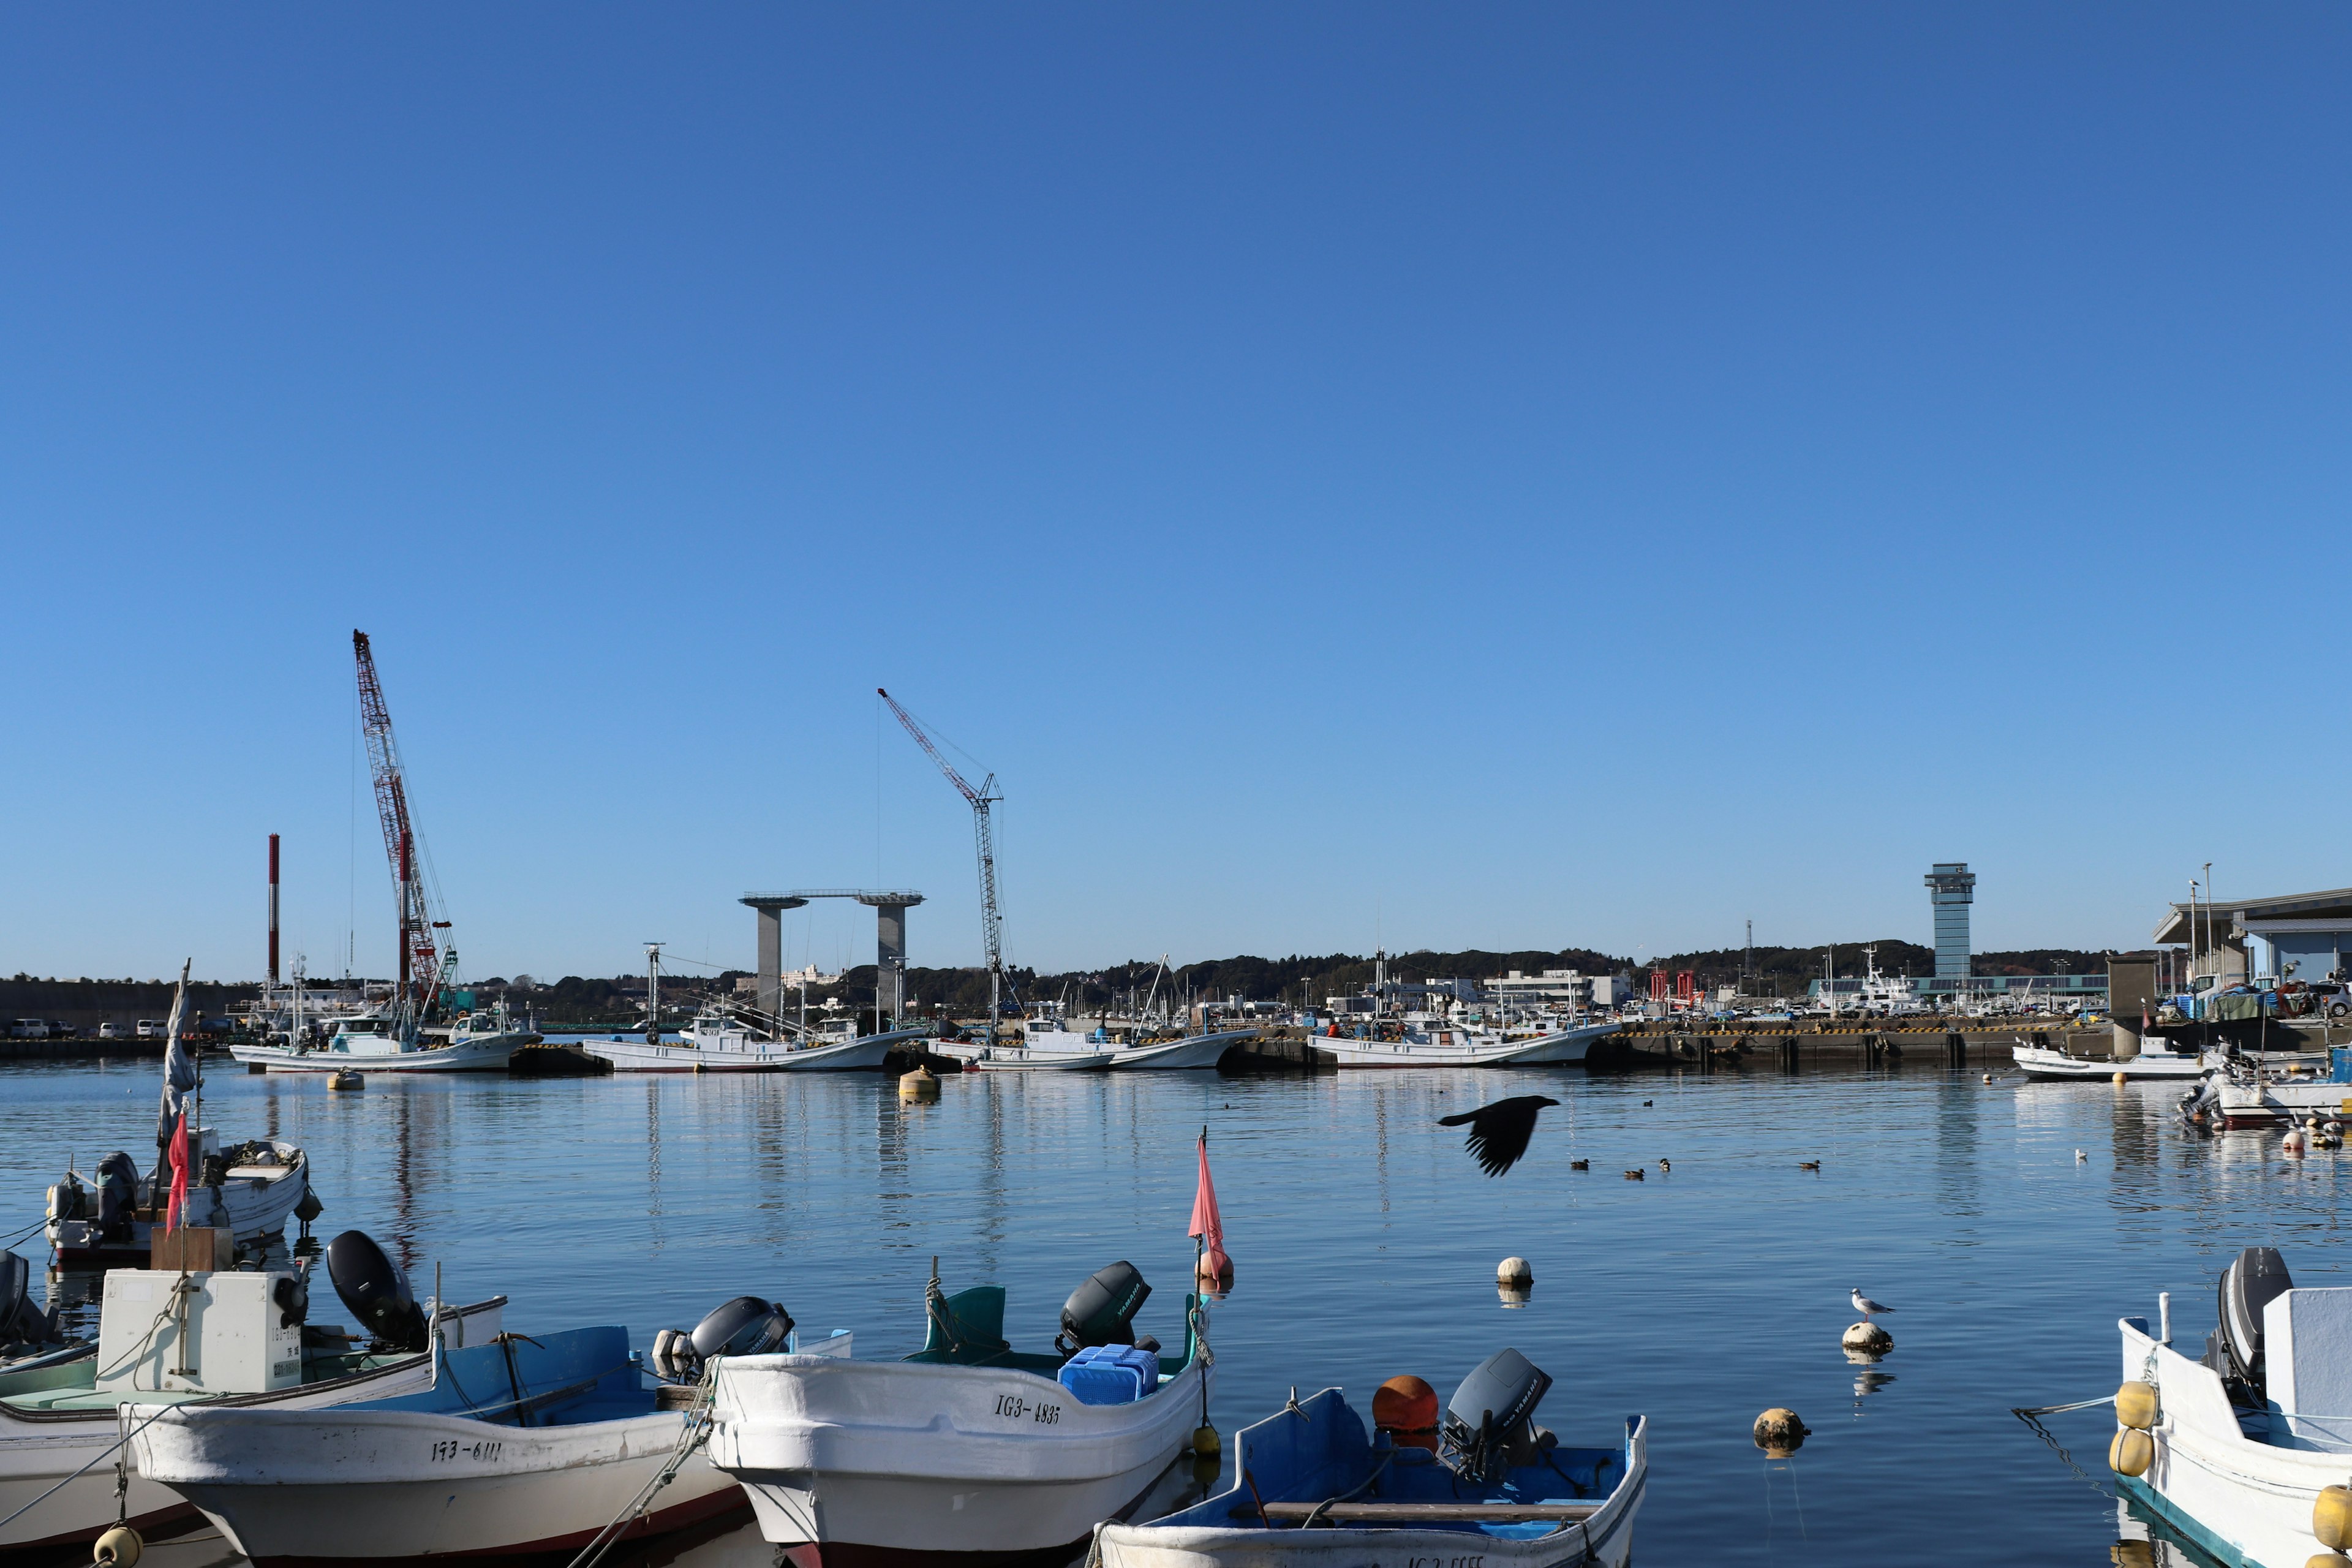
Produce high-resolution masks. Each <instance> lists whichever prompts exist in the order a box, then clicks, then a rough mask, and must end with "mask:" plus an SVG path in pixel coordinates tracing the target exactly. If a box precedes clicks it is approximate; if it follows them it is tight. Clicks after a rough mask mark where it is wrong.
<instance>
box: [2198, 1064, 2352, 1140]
mask: <svg viewBox="0 0 2352 1568" xmlns="http://www.w3.org/2000/svg"><path fill="white" fill-rule="evenodd" d="M2209 1059H2210V1061H2211V1063H2212V1066H2211V1068H2210V1070H2209V1071H2208V1072H2207V1073H2206V1074H2205V1081H2204V1084H2203V1086H2202V1088H2201V1089H2200V1090H2199V1091H2198V1092H2197V1093H2195V1094H2193V1095H2191V1096H2190V1097H2189V1100H2186V1101H2185V1102H2184V1103H2183V1106H2182V1109H2183V1110H2185V1111H2188V1112H2189V1113H2190V1114H2192V1115H2196V1114H2210V1115H2213V1116H2217V1117H2218V1118H2219V1119H2220V1120H2221V1123H2222V1125H2224V1126H2227V1127H2266V1126H2270V1125H2273V1124H2275V1123H2277V1122H2281V1121H2310V1120H2312V1119H2314V1118H2317V1119H2319V1120H2322V1121H2335V1120H2337V1119H2340V1118H2343V1117H2346V1116H2352V1110H2347V1107H2352V1048H2347V1047H2343V1046H2336V1047H2332V1048H2331V1049H2330V1050H2329V1051H2328V1052H2327V1053H2326V1055H2325V1056H2324V1057H2323V1056H2321V1055H2320V1054H2318V1053H2306V1054H2299V1055H2296V1056H2292V1057H2283V1056H2273V1057H2270V1058H2254V1057H2246V1056H2234V1057H2227V1058H2224V1057H2222V1056H2221V1055H2220V1054H2219V1053H2213V1054H2211V1055H2210V1058H2209Z"/></svg>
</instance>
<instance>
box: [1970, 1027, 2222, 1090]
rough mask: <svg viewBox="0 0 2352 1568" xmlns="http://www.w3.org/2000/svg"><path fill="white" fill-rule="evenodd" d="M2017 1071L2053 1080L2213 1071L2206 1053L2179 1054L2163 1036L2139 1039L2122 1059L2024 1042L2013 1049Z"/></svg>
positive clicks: (2103, 1080) (2163, 1076)
mask: <svg viewBox="0 0 2352 1568" xmlns="http://www.w3.org/2000/svg"><path fill="white" fill-rule="evenodd" d="M2010 1055H2011V1058H2014V1059H2015V1061H2016V1063H2017V1070H2018V1071H2019V1072H2021V1073H2022V1074H2024V1075H2025V1076H2026V1077H2027V1078H2030V1079H2046V1080H2053V1081H2066V1080H2079V1081H2090V1080H2096V1081H2098V1082H2100V1083H2110V1082H2113V1081H2114V1079H2115V1076H2116V1074H2117V1073H2121V1074H2123V1075H2124V1077H2126V1079H2200V1078H2203V1077H2204V1076H2205V1074H2206V1073H2207V1072H2209V1071H2210V1070H2211V1068H2212V1063H2211V1062H2210V1061H2209V1060H2207V1058H2206V1057H2205V1055H2204V1053H2202V1052H2191V1053H2180V1052H2176V1051H2173V1050H2171V1049H2170V1048H2168V1045H2167V1043H2166V1041H2165V1040H2164V1038H2163V1037H2161V1036H2158V1035H2150V1036H2148V1037H2146V1038H2145V1039H2144V1040H2142V1041H2141V1042H2140V1053H2139V1055H2138V1056H2137V1057H2131V1058H2126V1059H2124V1060H2121V1061H2117V1060H2115V1059H2114V1058H2107V1057H2070V1056H2068V1055H2067V1054H2066V1053H2065V1052H2064V1051H2061V1050H2054V1049H2053V1048H2052V1047H2048V1046H2035V1045H2028V1044H2025V1043H2024V1042H2022V1041H2021V1042H2019V1044H2018V1045H2017V1047H2015V1048H2014V1049H2012V1050H2011V1052H2010Z"/></svg>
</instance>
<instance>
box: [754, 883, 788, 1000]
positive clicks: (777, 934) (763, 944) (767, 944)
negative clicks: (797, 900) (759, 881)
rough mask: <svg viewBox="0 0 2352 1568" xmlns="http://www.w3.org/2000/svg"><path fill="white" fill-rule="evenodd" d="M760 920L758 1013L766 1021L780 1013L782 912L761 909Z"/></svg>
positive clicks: (782, 963)
mask: <svg viewBox="0 0 2352 1568" xmlns="http://www.w3.org/2000/svg"><path fill="white" fill-rule="evenodd" d="M757 912H758V914H759V917H760V1011H761V1012H762V1013H765V1014H767V1015H768V1016H770V1017H774V1016H776V1015H777V1014H779V1013H781V1012H782V1011H783V1010H784V911H783V910H778V909H763V910H759V911H757Z"/></svg>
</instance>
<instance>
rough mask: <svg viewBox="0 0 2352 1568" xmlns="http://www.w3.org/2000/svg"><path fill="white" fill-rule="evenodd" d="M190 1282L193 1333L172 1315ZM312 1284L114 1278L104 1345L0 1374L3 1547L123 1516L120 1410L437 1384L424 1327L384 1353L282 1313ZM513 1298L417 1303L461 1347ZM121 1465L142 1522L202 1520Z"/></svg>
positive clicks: (128, 1510)
mask: <svg viewBox="0 0 2352 1568" xmlns="http://www.w3.org/2000/svg"><path fill="white" fill-rule="evenodd" d="M354 1234H356V1233H354ZM337 1240H338V1242H340V1241H341V1237H338V1238H337ZM370 1245H371V1246H372V1245H373V1244H370ZM183 1281H186V1282H187V1287H186V1289H187V1292H188V1293H187V1295H186V1298H185V1301H184V1305H181V1306H180V1310H184V1313H185V1315H186V1321H187V1324H188V1328H187V1333H186V1339H185V1341H184V1342H183V1341H182V1339H181V1337H180V1332H179V1326H178V1322H177V1321H176V1320H175V1319H173V1317H171V1316H170V1315H169V1314H170V1313H171V1311H172V1310H173V1308H174V1306H175V1305H180V1304H179V1303H177V1302H175V1298H174V1294H173V1293H174V1292H175V1291H176V1290H179V1289H181V1288H182V1282H183ZM402 1289H403V1290H404V1289H406V1286H405V1282H403V1284H402ZM304 1291H305V1282H304V1280H303V1279H302V1277H301V1276H299V1275H297V1274H293V1273H290V1272H284V1271H272V1272H262V1273H255V1272H249V1271H225V1272H221V1273H206V1272H201V1271H199V1272H194V1273H189V1274H182V1273H180V1272H178V1271H177V1270H160V1271H151V1270H147V1269H128V1268H119V1269H116V1270H114V1271H113V1272H111V1273H110V1274H109V1275H107V1277H106V1288H105V1295H104V1297H103V1299H102V1300H101V1302H100V1318H99V1349H98V1353H97V1354H95V1355H83V1356H79V1357H48V1358H44V1359H43V1360H42V1361H40V1362H36V1363H26V1364H25V1365H23V1366H21V1367H18V1368H15V1369H11V1370H9V1371H7V1372H5V1373H0V1521H5V1523H0V1552H5V1551H8V1550H10V1549H13V1548H16V1547H28V1546H79V1547H81V1548H84V1549H87V1548H88V1547H89V1543H90V1542H93V1541H95V1540H96V1539H97V1537H98V1534H99V1532H100V1531H102V1530H104V1529H105V1528H106V1527H107V1526H108V1525H110V1524H111V1523H113V1522H114V1521H115V1518H116V1500H115V1495H114V1489H115V1479H116V1476H115V1470H116V1465H115V1458H116V1456H115V1449H116V1447H117V1444H118V1443H119V1441H120V1439H121V1436H122V1435H123V1428H124V1426H127V1425H129V1424H130V1423H131V1419H132V1418H131V1417H126V1416H122V1415H118V1411H119V1410H121V1409H123V1408H125V1407H128V1408H130V1409H134V1410H136V1409H143V1410H144V1411H145V1412H147V1413H148V1414H152V1413H153V1412H154V1411H155V1410H156V1409H158V1408H161V1407H168V1406H171V1405H181V1404H197V1403H201V1404H204V1405H206V1406H207V1407H210V1408H216V1409H254V1408H285V1409H312V1408H318V1407H321V1406H327V1405H342V1404H347V1403H350V1402H352V1401H357V1400H368V1399H381V1398H386V1397H392V1396H397V1395H401V1394H415V1393H419V1392H422V1391H424V1390H425V1389H429V1388H430V1387H432V1386H433V1381H434V1366H433V1357H432V1356H430V1355H428V1354H426V1353H425V1351H424V1350H423V1348H422V1346H423V1343H424V1341H423V1339H422V1338H421V1337H420V1338H418V1339H416V1340H414V1341H412V1342H413V1343H415V1344H416V1345H417V1346H418V1347H419V1348H417V1349H416V1350H414V1351H404V1350H378V1349H371V1348H369V1346H368V1343H367V1342H366V1341H365V1339H364V1337H362V1338H360V1339H353V1338H352V1337H350V1336H347V1335H344V1334H342V1333H341V1331H336V1330H330V1329H324V1328H319V1327H315V1326H308V1327H306V1325H305V1324H304V1323H303V1322H302V1321H300V1320H299V1319H296V1320H295V1321H291V1322H289V1321H286V1319H287V1316H288V1310H287V1306H286V1303H287V1302H288V1301H289V1300H290V1301H295V1302H297V1303H298V1304H304V1305H307V1298H306V1295H305V1294H304ZM346 1304H347V1305H348V1304H349V1303H346ZM505 1305H506V1298H505V1297H503V1296H499V1297H493V1298H491V1299H490V1300H488V1301H483V1302H479V1303H478V1304H476V1305H474V1306H470V1307H462V1308H451V1309H448V1310H442V1309H440V1308H438V1307H437V1306H435V1305H432V1304H430V1303H428V1304H427V1305H426V1306H425V1307H424V1308H422V1309H415V1308H410V1309H408V1310H412V1311H416V1312H418V1314H419V1317H418V1321H420V1322H421V1321H426V1320H430V1321H435V1322H436V1323H437V1325H438V1327H439V1331H440V1337H441V1342H442V1343H444V1344H446V1345H450V1346H457V1345H463V1344H467V1343H482V1342H487V1341H488V1340H491V1339H494V1338H495V1337H496V1336H497V1335H498V1333H499V1328H500V1317H501V1312H502V1309H503V1308H504V1307H505ZM159 1312H162V1313H164V1314H166V1315H165V1316H164V1317H162V1318H159V1316H158V1314H159ZM419 1333H420V1334H421V1330H420V1331H419ZM182 1367H186V1368H188V1370H187V1371H186V1372H182V1371H180V1370H179V1369H180V1368H182ZM85 1467H87V1468H85ZM126 1470H127V1479H128V1484H129V1489H128V1491H127V1493H126V1494H125V1497H124V1500H123V1503H122V1508H123V1510H124V1514H125V1517H127V1519H128V1520H129V1521H130V1523H131V1525H132V1526H133V1527H134V1528H136V1529H138V1530H139V1531H142V1532H144V1533H149V1534H152V1533H153V1532H154V1531H157V1530H160V1529H164V1528H167V1527H169V1526H171V1525H173V1523H174V1522H176V1521H192V1520H193V1518H194V1514H193V1510H191V1509H190V1508H189V1506H188V1504H187V1502H186V1500H184V1499H183V1498H182V1497H180V1496H179V1494H177V1493H176V1492H173V1491H171V1490H169V1489H166V1488H165V1487H163V1485H162V1484H161V1483H160V1482H157V1481H155V1480H152V1479H149V1478H148V1477H147V1476H146V1475H145V1474H144V1473H143V1472H142V1471H141V1470H140V1469H139V1468H138V1467H137V1465H136V1464H135V1463H133V1464H131V1465H130V1466H128V1467H126ZM77 1472H79V1473H77ZM45 1494H46V1495H45Z"/></svg>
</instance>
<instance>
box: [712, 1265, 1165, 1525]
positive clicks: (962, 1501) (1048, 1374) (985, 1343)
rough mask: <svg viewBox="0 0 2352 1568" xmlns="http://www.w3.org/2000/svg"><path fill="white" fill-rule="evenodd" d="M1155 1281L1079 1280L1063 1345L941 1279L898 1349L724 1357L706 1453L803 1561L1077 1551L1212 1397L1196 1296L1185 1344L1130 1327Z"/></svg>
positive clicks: (1113, 1274)
mask: <svg viewBox="0 0 2352 1568" xmlns="http://www.w3.org/2000/svg"><path fill="white" fill-rule="evenodd" d="M1149 1293H1150V1287H1149V1286H1147V1285H1145V1284H1144V1283H1143V1280H1142V1277H1141V1276H1140V1275H1138V1274H1136V1273H1135V1271H1134V1269H1133V1268H1129V1266H1127V1265H1125V1264H1118V1265H1114V1266H1113V1267H1112V1268H1106V1269H1104V1270H1102V1271H1101V1272H1100V1273H1098V1274H1097V1275H1096V1276H1095V1277H1094V1278H1093V1279H1089V1280H1088V1281H1087V1283H1086V1284H1085V1285H1084V1286H1081V1287H1080V1288H1079V1289H1078V1291H1077V1292H1076V1294H1075V1295H1073V1296H1072V1297H1071V1299H1070V1301H1069V1303H1068V1304H1067V1305H1066V1306H1065V1307H1064V1308H1063V1311H1062V1321H1063V1323H1064V1325H1065V1333H1066V1337H1069V1338H1075V1339H1077V1340H1079V1341H1081V1342H1083V1343H1084V1346H1085V1348H1084V1349H1083V1350H1081V1351H1080V1352H1079V1353H1078V1354H1076V1355H1075V1356H1073V1357H1071V1358H1070V1359H1068V1360H1065V1358H1064V1357H1063V1356H1061V1355H1059V1354H1024V1353H1022V1352H1015V1351H1013V1349H1012V1348H1011V1347H1010V1346H1009V1345H1008V1344H1006V1342H1005V1341H1004V1339H1003V1314H1004V1292H1003V1289H1001V1288H999V1287H996V1286H980V1287H977V1288H975V1289H969V1290H962V1291H959V1292H958V1293H957V1294H955V1295H954V1296H941V1295H940V1294H939V1289H938V1282H937V1280H936V1279H934V1281H933V1282H932V1288H931V1293H930V1296H929V1317H930V1329H929V1336H928V1338H927V1342H926V1343H925V1345H924V1347H923V1349H922V1350H921V1351H919V1352H917V1353H916V1354H915V1355H913V1356H911V1357H909V1358H908V1360H906V1361H903V1362H861V1361H835V1360H829V1359H826V1358H823V1357H817V1356H794V1355H770V1356H730V1357H727V1358H725V1359H724V1360H722V1361H720V1362H719V1363H718V1366H717V1370H716V1371H715V1373H713V1377H712V1381H713V1385H714V1394H713V1407H712V1422H713V1425H712V1430H711V1437H710V1460H711V1463H712V1464H714V1465H716V1466H718V1467H719V1468H720V1469H722V1470H725V1471H727V1472H728V1473H729V1474H730V1475H732V1476H734V1477H735V1478H736V1479H738V1480H740V1481H741V1482H742V1483H743V1489H744V1490H745V1491H746V1492H748V1493H749V1494H751V1507H752V1510H753V1511H754V1512H755V1513H756V1514H757V1516H758V1518H759V1521H760V1532H761V1535H763V1536H765V1537H766V1538H767V1539H768V1540H769V1541H770V1542H773V1543H775V1544H776V1545H777V1546H778V1547H780V1548H782V1553H781V1554H780V1555H789V1556H790V1557H791V1558H792V1559H793V1563H795V1564H796V1565H797V1568H823V1565H824V1564H828V1563H830V1564H835V1565H836V1568H837V1565H839V1564H842V1563H855V1564H871V1563H875V1562H876V1561H877V1558H881V1557H894V1556H896V1555H898V1554H899V1553H905V1552H941V1553H959V1554H962V1553H1001V1552H1044V1551H1047V1550H1058V1551H1065V1552H1069V1553H1071V1554H1073V1555H1075V1553H1076V1551H1077V1550H1078V1549H1079V1548H1081V1547H1083V1546H1084V1545H1085V1543H1086V1540H1087V1534H1088V1532H1089V1531H1092V1530H1093V1528H1094V1527H1095V1525H1096V1524H1097V1523H1099V1522H1100V1521H1103V1520H1106V1519H1116V1518H1118V1517H1120V1516H1121V1515H1122V1514H1124V1513H1125V1512H1126V1511H1127V1510H1129V1509H1130V1508H1132V1507H1133V1506H1135V1505H1136V1504H1137V1503H1138V1502H1139V1500H1141V1499H1142V1498H1143V1497H1144V1495H1145V1494H1146V1492H1147V1491H1148V1490H1149V1489H1150V1487H1151V1485H1152V1482H1153V1481H1154V1480H1155V1479H1157V1478H1158V1477H1159V1476H1160V1473H1161V1472H1162V1471H1163V1470H1165V1469H1166V1468H1168V1466H1169V1465H1170V1463H1171V1462H1172V1461H1173V1460H1174V1459H1175V1458H1176V1457H1177V1456H1178V1455H1179V1454H1181V1452H1183V1450H1184V1448H1185V1447H1186V1445H1187V1444H1188V1443H1189V1442H1190V1441H1191V1439H1192V1432H1193V1429H1194V1428H1195V1427H1196V1426H1199V1425H1200V1423H1201V1420H1202V1414H1203V1412H1204V1411H1205V1410H1206V1408H1207V1399H1208V1394H1209V1376H1210V1368H1209V1365H1208V1361H1207V1357H1206V1355H1205V1354H1204V1350H1205V1347H1204V1346H1203V1345H1202V1342H1201V1340H1200V1335H1199V1332H1198V1329H1199V1326H1200V1321H1201V1316H1202V1309H1201V1308H1200V1306H1199V1304H1198V1303H1197V1301H1195V1300H1193V1299H1192V1298H1190V1297H1188V1298H1187V1299H1186V1302H1185V1312H1184V1319H1185V1329H1184V1340H1183V1344H1182V1348H1181V1352H1180V1353H1178V1354H1176V1355H1171V1356H1161V1355H1160V1354H1159V1347H1158V1346H1157V1345H1156V1344H1155V1343H1152V1342H1149V1341H1147V1342H1143V1343H1141V1344H1139V1345H1129V1344H1126V1343H1123V1342H1122V1341H1124V1340H1125V1339H1126V1338H1127V1337H1128V1336H1129V1335H1130V1334H1131V1329H1130V1328H1129V1326H1128V1325H1129V1323H1130V1322H1131V1321H1132V1318H1133V1315H1134V1313H1135V1311H1136V1310H1137V1309H1138V1308H1139V1306H1140V1305H1141V1304H1142V1300H1143V1297H1144V1296H1146V1295H1148V1294H1149ZM1074 1330H1075V1332H1073V1331H1074ZM1096 1400H1105V1401H1116V1402H1115V1403H1095V1402H1094V1401H1096Z"/></svg>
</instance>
